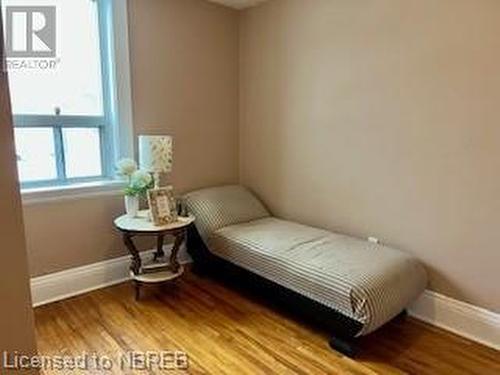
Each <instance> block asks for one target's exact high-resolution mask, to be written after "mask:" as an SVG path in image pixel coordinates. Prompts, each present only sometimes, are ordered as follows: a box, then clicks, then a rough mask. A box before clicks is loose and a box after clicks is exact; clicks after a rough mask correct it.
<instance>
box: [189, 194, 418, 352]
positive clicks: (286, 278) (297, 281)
mask: <svg viewBox="0 0 500 375" xmlns="http://www.w3.org/2000/svg"><path fill="white" fill-rule="evenodd" d="M184 200H185V205H186V208H187V209H188V210H189V212H190V213H192V214H193V215H195V216H196V223H195V224H196V225H195V227H193V228H192V229H191V230H190V232H189V236H188V251H189V253H190V254H191V256H192V257H193V260H194V264H195V269H198V270H200V269H201V270H205V271H206V270H212V271H213V270H216V273H217V274H218V275H222V276H226V278H231V277H233V279H231V280H234V277H238V283H242V282H243V280H246V281H247V282H248V281H250V282H249V284H250V285H252V287H254V288H255V287H257V286H259V287H260V289H259V290H260V292H259V293H266V294H269V295H270V296H272V298H273V300H282V302H284V303H285V304H286V305H287V306H288V308H289V309H292V310H293V311H292V312H297V313H301V314H304V315H306V316H308V317H310V318H312V319H315V320H317V321H320V322H321V323H323V324H326V325H327V326H328V327H329V329H331V330H332V332H333V335H334V336H333V338H332V339H331V341H330V345H331V346H332V347H333V348H334V349H336V350H338V351H340V352H342V353H344V354H347V355H349V356H352V355H354V353H355V345H354V341H355V338H356V337H358V336H363V335H367V334H369V333H371V332H373V331H375V330H376V329H378V328H379V327H381V326H382V325H383V324H385V323H386V322H388V321H390V320H391V319H393V318H395V317H396V316H398V315H399V314H401V313H403V312H404V311H405V308H406V307H407V306H408V305H409V304H410V303H411V302H412V301H413V300H414V299H416V298H417V297H418V296H419V295H420V293H422V292H423V290H424V289H425V287H426V283H427V276H426V273H425V271H424V269H423V267H422V265H421V264H420V263H419V262H418V261H417V260H416V259H415V258H413V257H411V256H410V255H408V254H405V253H404V252H402V251H399V250H396V249H393V248H390V247H387V246H383V245H380V244H376V243H372V242H369V241H364V240H360V239H356V238H353V237H348V236H345V235H340V234H336V233H332V232H329V231H326V230H322V229H317V228H313V227H310V226H306V225H301V224H298V223H295V222H291V221H285V220H280V219H278V218H275V217H273V216H271V214H270V213H269V211H268V210H267V209H266V208H265V207H264V205H263V204H262V203H261V202H260V201H259V200H258V199H257V198H256V197H255V196H254V195H253V194H252V193H251V192H250V191H249V190H247V189H246V188H244V187H242V186H237V185H232V186H223V187H215V188H208V189H203V190H198V191H195V192H192V193H189V194H187V195H186V196H185V197H184Z"/></svg>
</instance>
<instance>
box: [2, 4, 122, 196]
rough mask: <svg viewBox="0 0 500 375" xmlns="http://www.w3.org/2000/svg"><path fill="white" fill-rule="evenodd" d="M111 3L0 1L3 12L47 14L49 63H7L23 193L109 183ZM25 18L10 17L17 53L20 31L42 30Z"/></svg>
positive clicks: (15, 60)
mask: <svg viewBox="0 0 500 375" xmlns="http://www.w3.org/2000/svg"><path fill="white" fill-rule="evenodd" d="M111 4H112V0H70V1H68V0H29V1H27V0H4V1H2V6H3V7H4V8H5V7H14V6H15V7H26V6H27V5H29V7H40V6H42V7H43V6H51V7H54V8H53V9H55V25H56V27H55V50H56V57H55V58H54V57H52V58H40V59H37V58H22V59H19V58H16V57H15V55H13V56H12V57H10V58H9V59H8V61H7V67H8V71H9V83H10V84H9V85H10V92H11V101H12V112H13V114H14V127H15V129H14V132H15V142H16V153H17V163H18V170H19V178H20V181H21V185H22V187H23V188H27V187H40V186H55V185H68V184H72V183H80V182H86V181H96V180H103V179H107V178H111V177H113V164H114V163H113V161H114V160H115V154H116V153H117V152H118V150H116V147H115V146H114V145H115V144H117V141H116V139H114V137H115V136H116V134H117V132H116V131H115V129H114V127H115V126H116V123H117V121H116V118H115V117H116V116H115V114H114V113H113V108H115V106H114V105H113V90H114V89H115V87H116V85H114V84H113V83H114V79H113V77H112V76H113V71H112V70H113V66H112V64H111V63H110V62H111V61H113V60H114V51H113V48H111V46H112V43H113V38H112V36H113V32H112V31H110V30H112V25H110V23H112V18H111V17H110V16H109V15H110V12H111V11H110V7H112V5H111ZM3 10H4V11H5V9H3ZM15 17H17V19H16V18H15ZM23 17H24V18H23ZM30 17H33V16H31V15H28V16H26V15H25V14H23V13H22V12H19V14H16V13H14V15H13V16H11V18H12V19H13V20H14V21H12V22H11V23H10V25H11V27H10V28H11V30H10V32H11V33H12V40H13V42H12V43H13V44H15V43H17V44H20V45H21V48H22V45H23V41H22V38H23V37H24V36H25V35H26V31H24V29H26V24H27V23H29V22H33V26H32V27H33V29H35V28H36V27H42V26H43V25H38V26H37V25H36V22H46V20H42V21H40V20H37V19H36V18H32V19H30ZM16 20H17V21H19V22H16ZM28 30H29V29H28ZM7 32H8V31H6V33H7ZM19 35H20V36H21V38H20V37H19ZM19 39H21V41H19ZM38 42H40V41H39V40H38ZM42 42H43V40H42ZM34 43H35V42H30V44H29V45H30V46H31V45H34ZM111 51H113V53H112V52H111Z"/></svg>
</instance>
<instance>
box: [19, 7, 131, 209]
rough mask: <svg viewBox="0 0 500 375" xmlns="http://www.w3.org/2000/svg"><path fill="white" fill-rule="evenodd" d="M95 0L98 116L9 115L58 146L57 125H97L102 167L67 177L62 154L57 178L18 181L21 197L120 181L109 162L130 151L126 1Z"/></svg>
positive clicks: (109, 186) (40, 197)
mask: <svg viewBox="0 0 500 375" xmlns="http://www.w3.org/2000/svg"><path fill="white" fill-rule="evenodd" d="M95 1H97V2H98V6H99V35H100V45H101V60H102V77H103V94H104V95H103V100H104V108H105V113H104V116H95V117H94V116H57V115H54V116H37V115H34V116H32V115H15V116H14V126H15V127H50V128H53V129H55V131H54V133H55V139H54V140H55V142H56V147H62V142H61V140H62V137H61V129H62V128H63V127H87V128H88V127H92V128H95V127H99V128H100V129H101V154H102V160H103V161H102V164H103V165H102V172H103V173H102V175H101V176H95V177H89V178H75V179H68V178H65V176H64V164H63V163H62V160H58V161H57V170H58V178H57V180H51V181H40V182H29V183H26V184H22V186H21V192H22V195H23V202H25V203H37V202H39V201H41V202H43V201H45V200H52V199H53V198H57V197H59V196H61V197H65V198H71V197H72V196H73V195H74V196H75V197H77V198H79V197H81V196H82V195H85V194H86V193H87V192H88V193H89V194H91V195H95V194H99V192H100V191H102V192H103V193H105V194H110V191H111V192H112V191H116V192H117V191H118V187H119V186H121V184H120V183H119V182H118V181H117V180H116V176H115V171H114V165H115V163H116V161H117V160H118V159H119V158H121V157H130V156H132V155H133V151H134V150H133V115H132V95H131V81H130V57H129V39H128V16H127V1H126V0H95ZM58 142H59V143H58ZM58 154H60V153H58ZM58 159H60V157H58Z"/></svg>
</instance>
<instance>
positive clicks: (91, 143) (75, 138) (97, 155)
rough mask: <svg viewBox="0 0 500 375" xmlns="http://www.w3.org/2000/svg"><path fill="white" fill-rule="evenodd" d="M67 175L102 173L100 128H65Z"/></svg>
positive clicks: (87, 175)
mask: <svg viewBox="0 0 500 375" xmlns="http://www.w3.org/2000/svg"><path fill="white" fill-rule="evenodd" d="M62 132H63V133H62V134H63V143H64V157H65V161H66V177H68V178H77V177H96V176H101V175H102V168H101V136H100V132H99V129H98V128H63V129H62Z"/></svg>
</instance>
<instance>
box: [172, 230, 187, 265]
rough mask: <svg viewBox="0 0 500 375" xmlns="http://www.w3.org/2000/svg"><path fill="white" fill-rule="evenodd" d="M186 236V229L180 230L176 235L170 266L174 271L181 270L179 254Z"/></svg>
mask: <svg viewBox="0 0 500 375" xmlns="http://www.w3.org/2000/svg"><path fill="white" fill-rule="evenodd" d="M185 237H186V231H184V230H183V231H180V232H178V233H177V234H176V235H175V241H174V246H173V247H172V254H171V255H170V268H171V270H172V271H173V272H177V271H178V270H179V267H180V265H179V261H178V260H177V254H178V253H179V250H180V247H181V245H182V243H183V242H184V238H185Z"/></svg>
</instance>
